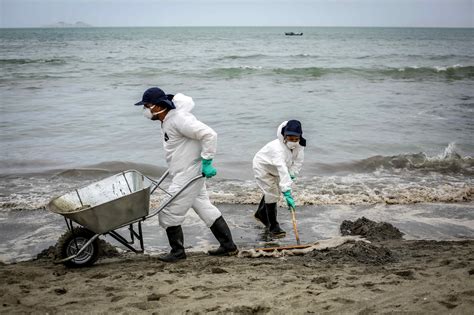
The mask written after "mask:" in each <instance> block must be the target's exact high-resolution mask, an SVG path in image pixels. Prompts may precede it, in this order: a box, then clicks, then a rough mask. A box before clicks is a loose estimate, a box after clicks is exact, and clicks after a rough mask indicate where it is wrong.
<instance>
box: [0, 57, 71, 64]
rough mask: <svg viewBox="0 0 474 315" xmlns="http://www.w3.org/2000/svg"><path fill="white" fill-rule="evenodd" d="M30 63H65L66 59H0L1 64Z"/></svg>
mask: <svg viewBox="0 0 474 315" xmlns="http://www.w3.org/2000/svg"><path fill="white" fill-rule="evenodd" d="M29 63H47V64H58V65H59V64H65V63H66V61H65V60H64V59H60V58H51V59H0V65H22V64H29Z"/></svg>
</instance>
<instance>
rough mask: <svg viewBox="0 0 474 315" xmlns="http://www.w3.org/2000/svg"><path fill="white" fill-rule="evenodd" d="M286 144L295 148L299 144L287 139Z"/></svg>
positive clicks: (290, 147) (291, 148) (289, 147)
mask: <svg viewBox="0 0 474 315" xmlns="http://www.w3.org/2000/svg"><path fill="white" fill-rule="evenodd" d="M286 146H287V147H288V149H290V150H293V149H294V148H296V147H297V146H298V142H291V141H287V142H286Z"/></svg>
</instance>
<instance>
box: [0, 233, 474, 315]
mask: <svg viewBox="0 0 474 315" xmlns="http://www.w3.org/2000/svg"><path fill="white" fill-rule="evenodd" d="M346 227H347V225H346ZM0 278H1V279H2V281H1V284H0V301H1V303H0V313H2V314H25V313H35V314H46V313H47V314H59V313H61V314H64V313H68V314H84V313H87V314H96V313H119V314H183V313H187V314H203V313H206V314H207V313H210V314H228V313H235V314H265V313H269V314H282V313H286V314H310V313H317V314H319V313H333V314H373V313H397V312H403V313H416V314H421V313H423V314H448V313H449V314H472V310H473V309H474V240H464V241H422V240H410V241H407V240H402V239H391V240H382V241H373V242H372V243H366V242H362V241H353V242H349V243H346V244H343V245H341V246H339V247H336V248H331V249H327V250H322V251H313V252H310V253H306V254H305V255H299V256H287V257H283V258H268V257H266V258H243V257H235V256H234V257H218V258H216V257H210V256H208V255H206V254H205V253H191V254H190V255H188V259H186V260H184V261H180V262H178V263H174V264H167V263H163V262H160V261H159V260H158V259H157V257H156V256H149V255H136V254H131V253H123V254H119V255H117V256H115V257H107V258H103V259H100V260H99V261H98V262H96V264H95V265H94V266H92V267H90V268H81V269H68V268H65V267H64V266H63V265H55V264H53V262H52V259H51V258H48V257H43V258H39V259H37V260H34V261H28V262H21V263H16V264H10V265H1V266H0Z"/></svg>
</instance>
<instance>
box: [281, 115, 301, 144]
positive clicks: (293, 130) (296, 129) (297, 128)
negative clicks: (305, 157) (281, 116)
mask: <svg viewBox="0 0 474 315" xmlns="http://www.w3.org/2000/svg"><path fill="white" fill-rule="evenodd" d="M281 133H282V135H283V136H298V137H300V145H301V146H303V147H305V146H306V139H305V138H303V128H302V127H301V123H300V122H299V120H288V122H287V123H286V126H285V127H284V128H283V129H282V130H281Z"/></svg>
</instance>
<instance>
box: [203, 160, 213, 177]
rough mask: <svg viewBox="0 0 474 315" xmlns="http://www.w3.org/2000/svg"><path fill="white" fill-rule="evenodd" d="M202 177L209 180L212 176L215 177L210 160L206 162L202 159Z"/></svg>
mask: <svg viewBox="0 0 474 315" xmlns="http://www.w3.org/2000/svg"><path fill="white" fill-rule="evenodd" d="M201 161H202V170H201V171H202V175H203V176H206V178H211V177H212V176H216V174H217V170H216V169H215V167H214V166H212V159H209V160H206V159H202V160H201Z"/></svg>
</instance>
